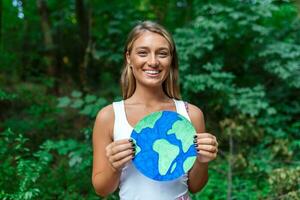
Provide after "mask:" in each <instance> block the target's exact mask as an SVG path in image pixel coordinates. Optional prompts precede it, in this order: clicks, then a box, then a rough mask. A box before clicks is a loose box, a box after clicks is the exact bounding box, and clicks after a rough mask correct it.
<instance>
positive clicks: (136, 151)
mask: <svg viewBox="0 0 300 200" xmlns="http://www.w3.org/2000/svg"><path fill="white" fill-rule="evenodd" d="M131 139H132V140H133V143H134V144H135V156H136V155H137V154H138V153H140V151H141V147H140V146H139V145H138V144H137V143H136V140H135V139H134V138H131Z"/></svg>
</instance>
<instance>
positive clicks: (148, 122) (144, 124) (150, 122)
mask: <svg viewBox="0 0 300 200" xmlns="http://www.w3.org/2000/svg"><path fill="white" fill-rule="evenodd" d="M161 115H162V111H160V112H155V113H152V114H150V115H148V116H147V117H145V118H144V119H142V120H141V121H140V122H139V123H137V125H136V126H135V127H134V130H135V131H136V132H137V133H140V132H141V131H142V130H143V129H144V128H148V127H149V128H153V127H154V125H155V123H156V121H157V120H158V119H159V118H160V117H161Z"/></svg>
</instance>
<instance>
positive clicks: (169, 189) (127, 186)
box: [113, 99, 191, 200]
mask: <svg viewBox="0 0 300 200" xmlns="http://www.w3.org/2000/svg"><path fill="white" fill-rule="evenodd" d="M173 100H174V102H175V106H176V111H177V112H178V113H179V114H181V115H183V116H184V117H186V118H187V119H188V120H190V118H189V115H188V113H187V111H186V108H185V104H184V102H183V101H178V100H175V99H173ZM113 109H114V113H115V123H114V136H113V137H114V140H120V139H128V138H130V134H131V132H132V130H133V127H131V125H130V124H129V123H128V121H127V118H126V113H125V107H124V101H123V100H122V101H118V102H113ZM190 121H191V120H190ZM187 180H188V177H187V174H184V175H183V176H182V177H180V178H178V179H176V180H172V181H163V182H160V181H155V180H152V179H150V178H148V177H146V176H144V175H143V174H141V173H140V172H139V171H138V170H137V169H136V168H135V167H134V165H133V164H132V162H131V161H130V162H129V163H128V164H127V165H126V166H125V167H124V168H123V170H122V173H121V177H120V184H119V188H120V192H119V195H120V199H121V200H175V199H176V200H179V199H180V200H187V199H190V198H189V195H188V185H187Z"/></svg>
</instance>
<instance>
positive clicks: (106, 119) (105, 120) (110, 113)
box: [94, 104, 115, 132]
mask: <svg viewBox="0 0 300 200" xmlns="http://www.w3.org/2000/svg"><path fill="white" fill-rule="evenodd" d="M114 119H115V115H114V110H113V106H112V104H110V105H107V106H105V107H103V108H102V109H101V110H100V111H99V112H98V114H97V117H96V120H95V125H94V127H95V128H96V127H101V129H102V130H104V129H105V130H107V131H109V132H110V131H111V130H112V129H113V124H114Z"/></svg>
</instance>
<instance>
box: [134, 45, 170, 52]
mask: <svg viewBox="0 0 300 200" xmlns="http://www.w3.org/2000/svg"><path fill="white" fill-rule="evenodd" d="M135 49H136V50H139V49H150V48H149V47H147V46H140V47H136V48H135ZM157 50H168V51H169V50H170V48H168V47H159V48H158V49H157Z"/></svg>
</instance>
